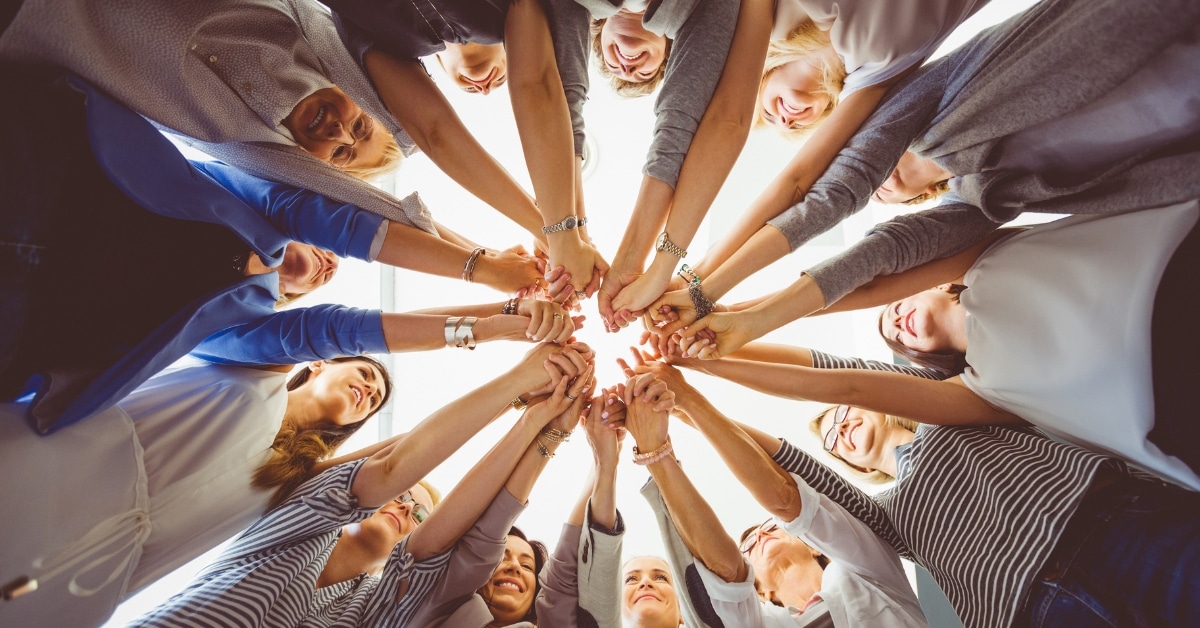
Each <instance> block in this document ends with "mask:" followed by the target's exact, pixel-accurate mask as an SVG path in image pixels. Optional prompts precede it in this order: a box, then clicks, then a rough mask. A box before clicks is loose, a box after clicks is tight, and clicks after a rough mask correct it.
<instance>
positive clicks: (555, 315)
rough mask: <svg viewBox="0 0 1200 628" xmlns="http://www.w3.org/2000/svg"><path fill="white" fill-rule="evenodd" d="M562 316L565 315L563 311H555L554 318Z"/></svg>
mask: <svg viewBox="0 0 1200 628" xmlns="http://www.w3.org/2000/svg"><path fill="white" fill-rule="evenodd" d="M562 317H563V315H562V312H555V313H554V318H562Z"/></svg>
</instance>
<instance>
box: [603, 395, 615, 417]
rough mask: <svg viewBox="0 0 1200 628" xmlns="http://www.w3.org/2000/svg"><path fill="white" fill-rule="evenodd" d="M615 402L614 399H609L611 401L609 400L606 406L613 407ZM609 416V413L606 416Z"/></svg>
mask: <svg viewBox="0 0 1200 628" xmlns="http://www.w3.org/2000/svg"><path fill="white" fill-rule="evenodd" d="M613 401H615V400H614V399H612V398H609V400H608V401H607V402H606V403H605V404H604V405H606V406H611V405H612V404H613ZM607 414H608V413H605V415H606V416H607Z"/></svg>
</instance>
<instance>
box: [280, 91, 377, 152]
mask: <svg viewBox="0 0 1200 628" xmlns="http://www.w3.org/2000/svg"><path fill="white" fill-rule="evenodd" d="M283 126H284V127H286V128H287V130H288V131H290V132H291V134H292V138H293V139H294V140H296V144H298V145H299V146H300V148H303V149H304V150H305V151H307V152H308V153H310V154H312V155H313V156H314V157H316V158H317V159H320V160H321V161H324V162H326V163H329V164H330V165H332V166H333V167H335V168H340V169H343V168H347V167H358V168H369V167H371V166H374V165H377V164H379V163H380V162H382V161H383V154H384V148H385V147H386V146H387V141H388V140H387V138H388V134H387V132H386V131H384V130H383V129H382V128H380V127H379V125H378V124H377V123H376V122H375V120H374V119H373V118H372V117H371V116H368V115H367V114H366V113H364V112H363V110H362V109H361V108H359V106H358V105H357V104H355V103H354V101H353V100H350V97H349V96H347V95H346V94H345V93H343V92H342V90H340V89H338V88H337V87H327V88H325V89H321V90H317V91H316V92H313V93H312V94H310V95H309V96H307V97H305V98H304V99H303V100H301V101H300V103H299V104H297V105H296V107H295V108H293V109H292V112H291V113H289V114H288V116H287V117H286V118H284V119H283Z"/></svg>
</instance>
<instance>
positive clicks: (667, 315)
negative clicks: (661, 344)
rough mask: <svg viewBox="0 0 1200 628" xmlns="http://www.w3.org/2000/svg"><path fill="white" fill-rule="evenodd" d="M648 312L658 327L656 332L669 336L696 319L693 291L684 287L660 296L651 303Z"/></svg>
mask: <svg viewBox="0 0 1200 628" xmlns="http://www.w3.org/2000/svg"><path fill="white" fill-rule="evenodd" d="M646 314H647V315H649V316H650V319H651V320H652V321H653V324H654V326H655V327H657V328H658V331H657V332H655V333H657V334H659V335H660V336H664V337H667V336H670V335H671V334H674V333H675V332H677V331H679V330H680V329H683V328H684V327H687V326H688V325H691V324H692V323H693V322H695V321H696V306H695V305H693V304H692V295H691V293H690V292H688V291H687V288H684V289H683V290H676V291H674V292H668V293H666V294H663V295H662V296H660V297H659V298H658V300H656V301H655V302H654V303H652V304H650V307H649V308H648V309H647V310H646Z"/></svg>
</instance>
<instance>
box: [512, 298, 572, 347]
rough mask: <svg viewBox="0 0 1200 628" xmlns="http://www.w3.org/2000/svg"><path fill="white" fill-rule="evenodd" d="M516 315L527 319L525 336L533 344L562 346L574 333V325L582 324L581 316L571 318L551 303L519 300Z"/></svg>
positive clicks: (561, 308) (567, 313) (555, 304)
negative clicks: (547, 343) (542, 343)
mask: <svg viewBox="0 0 1200 628" xmlns="http://www.w3.org/2000/svg"><path fill="white" fill-rule="evenodd" d="M517 315H518V316H528V317H529V327H527V328H526V330H525V335H526V336H528V337H529V339H530V340H532V341H534V342H554V343H558V344H563V343H565V342H567V341H568V340H570V338H571V334H573V333H575V329H576V323H577V322H578V323H579V324H582V323H583V320H584V317H583V316H571V315H570V313H569V312H567V310H566V308H564V307H563V306H561V305H559V304H557V303H554V302H552V301H539V300H536V299H521V300H520V301H518V302H517Z"/></svg>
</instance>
